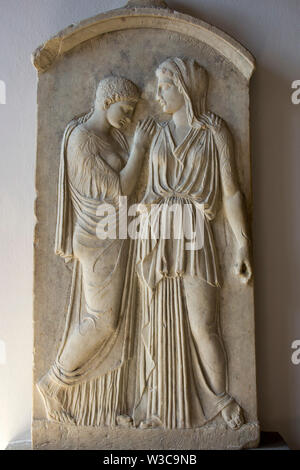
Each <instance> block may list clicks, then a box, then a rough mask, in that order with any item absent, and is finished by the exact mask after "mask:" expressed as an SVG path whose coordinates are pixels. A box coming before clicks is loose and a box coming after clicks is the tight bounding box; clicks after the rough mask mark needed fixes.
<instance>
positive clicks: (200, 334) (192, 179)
mask: <svg viewBox="0 0 300 470" xmlns="http://www.w3.org/2000/svg"><path fill="white" fill-rule="evenodd" d="M156 75H157V79H158V88H157V99H158V100H159V102H160V104H161V105H162V107H163V111H164V112H165V113H169V114H170V115H171V120H170V121H169V122H167V123H163V124H161V125H159V126H158V130H157V132H156V134H155V136H154V138H153V141H152V145H151V150H150V164H149V177H148V178H149V180H148V187H147V190H146V193H145V196H144V199H143V203H144V204H145V205H146V207H147V214H146V215H144V216H143V217H145V218H144V220H143V223H142V224H141V226H142V227H143V229H142V230H141V232H140V238H139V241H138V243H137V272H138V275H139V279H140V282H141V292H142V294H141V298H142V319H141V333H140V334H141V340H140V347H139V353H138V367H137V370H138V377H137V384H136V402H135V409H134V420H135V423H136V425H140V426H141V427H143V428H148V427H161V426H162V427H166V428H191V427H199V426H202V425H203V424H205V423H206V422H207V421H209V420H211V419H213V418H214V417H215V416H217V415H218V414H219V413H221V415H222V417H223V418H224V420H225V422H226V423H227V425H229V426H230V427H231V428H232V429H237V428H239V427H240V426H241V425H242V424H243V413H242V410H241V408H240V406H239V405H238V403H237V402H236V401H235V400H234V398H233V397H231V396H230V395H229V393H228V390H227V371H226V357H225V351H224V347H223V342H222V338H221V334H220V330H219V321H218V320H219V318H218V314H219V312H218V297H219V291H220V275H219V270H218V260H217V251H216V247H215V242H214V237H213V232H212V227H211V224H212V221H213V220H214V218H215V216H216V214H217V211H218V209H219V207H220V204H223V206H224V209H225V214H226V216H227V219H228V222H229V225H230V226H231V229H232V231H233V234H234V236H235V240H236V246H237V257H238V262H237V266H238V267H237V274H238V275H239V276H240V279H241V281H242V282H248V281H249V280H250V278H251V275H252V274H251V265H250V261H249V241H248V240H249V238H248V233H247V225H246V212H245V209H244V203H243V197H242V194H241V192H240V190H239V187H238V183H237V175H236V170H235V164H234V156H233V146H232V139H231V136H230V133H229V131H228V128H227V127H226V124H225V122H224V121H222V119H221V118H219V117H217V116H216V115H214V114H212V113H211V112H208V110H207V107H206V95H207V89H208V76H207V73H206V71H205V70H204V69H203V68H202V67H201V66H200V65H199V64H198V63H197V62H196V61H195V60H192V59H180V58H174V59H168V60H166V61H165V62H164V63H162V64H161V65H160V66H159V68H158V70H157V71H156ZM151 206H152V208H151ZM174 206H175V207H176V208H177V209H176V210H177V211H178V210H179V209H181V208H183V207H184V206H185V207H186V208H187V214H188V215H189V221H188V224H189V226H190V229H191V232H193V233H194V234H195V233H196V234H197V231H198V232H199V230H198V228H197V227H198V225H199V219H200V222H201V224H200V225H201V226H202V229H201V230H202V243H201V244H200V247H197V246H196V245H195V247H196V248H195V249H190V248H187V245H186V241H187V239H186V237H185V234H184V233H183V228H182V227H183V225H184V224H182V226H181V227H180V224H178V223H175V226H174V227H173V231H172V230H171V232H169V234H170V237H168V234H167V233H164V232H165V231H166V230H167V228H166V225H168V224H166V221H167V220H169V228H168V230H170V225H171V229H172V223H171V222H170V221H172V220H175V215H174V211H173V209H174ZM177 222H178V219H177ZM157 230H158V232H157ZM178 230H179V232H180V231H181V232H182V233H179V234H178V233H176V234H175V232H176V231H177V232H178ZM201 230H200V232H201ZM200 232H199V233H200ZM157 234H158V235H157ZM179 235H180V236H179ZM168 238H169V239H168Z"/></svg>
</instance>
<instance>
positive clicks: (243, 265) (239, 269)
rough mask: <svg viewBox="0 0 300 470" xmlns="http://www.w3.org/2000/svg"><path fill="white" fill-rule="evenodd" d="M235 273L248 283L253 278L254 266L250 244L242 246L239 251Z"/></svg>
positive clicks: (243, 281) (244, 282)
mask: <svg viewBox="0 0 300 470" xmlns="http://www.w3.org/2000/svg"><path fill="white" fill-rule="evenodd" d="M235 274H236V275H237V276H238V277H239V278H240V280H241V282H242V283H243V284H248V283H249V282H250V281H251V279H252V266H251V261H250V252H249V247H248V246H244V247H241V248H240V249H239V251H238V254H237V262H236V264H235Z"/></svg>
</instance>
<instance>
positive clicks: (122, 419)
mask: <svg viewBox="0 0 300 470" xmlns="http://www.w3.org/2000/svg"><path fill="white" fill-rule="evenodd" d="M117 424H118V426H121V427H122V428H131V427H132V426H133V421H132V418H131V416H128V415H119V416H117Z"/></svg>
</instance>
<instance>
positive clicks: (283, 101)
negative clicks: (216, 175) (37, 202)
mask: <svg viewBox="0 0 300 470" xmlns="http://www.w3.org/2000/svg"><path fill="white" fill-rule="evenodd" d="M124 3H125V0H124V1H123V0H88V1H86V0H26V1H24V0H0V13H1V15H0V17H1V26H0V44H1V47H0V80H3V81H5V83H6V104H5V105H4V104H0V155H1V159H0V165H1V170H0V179H1V185H0V211H1V221H2V225H1V232H0V237H1V271H0V276H1V281H0V285H1V296H0V302H1V303H0V306H1V307H0V308H1V310H0V312H1V315H0V383H1V386H0V445H2V447H3V446H5V444H6V443H7V442H9V441H12V440H14V441H15V440H19V439H24V438H26V437H27V436H28V431H29V429H30V412H31V363H32V319H31V311H32V234H33V225H34V217H33V205H34V165H35V128H36V83H37V80H36V72H35V70H34V68H33V67H32V65H31V63H30V54H31V52H32V51H33V50H34V49H35V48H36V47H37V46H38V45H39V44H41V43H42V42H43V41H45V40H46V39H48V38H49V37H50V36H51V35H53V34H55V33H56V32H58V31H59V30H60V29H62V28H64V27H66V26H67V25H69V24H70V23H74V22H77V21H79V20H81V19H83V18H87V17H89V16H93V15H95V14H97V13H99V12H102V11H105V10H108V9H111V8H117V7H119V6H122V5H123V4H124ZM168 3H169V5H170V6H171V7H173V8H175V9H177V10H180V11H183V12H186V13H190V14H192V15H194V16H197V17H199V18H201V19H203V20H204V21H207V22H208V23H212V24H214V25H215V26H217V27H219V28H220V29H223V30H224V31H226V32H227V33H228V34H230V35H232V36H233V37H234V38H235V39H237V40H238V41H239V42H241V43H242V44H243V45H244V46H246V47H247V48H248V49H249V50H250V51H251V52H252V53H253V54H254V56H255V57H256V59H257V72H256V74H255V76H254V78H253V81H252V93H251V94H252V105H251V111H252V123H251V130H252V158H253V186H254V227H253V229H254V242H255V268H256V317H257V332H256V333H257V367H258V398H259V417H260V421H261V424H262V429H263V430H266V431H278V432H280V433H281V434H282V435H283V436H284V437H285V439H286V440H287V441H288V443H289V445H290V446H291V447H293V448H298V449H300V398H299V397H300V365H298V366H296V365H293V364H292V363H291V354H292V349H291V344H292V342H293V341H294V340H296V339H299V340H300V288H299V281H298V280H299V279H300V243H299V241H300V211H299V210H298V201H300V185H299V183H298V178H299V175H300V132H299V128H300V127H299V123H300V105H298V106H295V105H292V103H291V93H292V89H291V84H292V82H293V81H294V80H297V79H298V80H300V69H299V64H300V48H299V37H300V1H299V0H185V1H177V0H168ZM0 103H1V97H0ZM298 212H299V215H298ZM4 349H5V350H4ZM5 356H6V357H5Z"/></svg>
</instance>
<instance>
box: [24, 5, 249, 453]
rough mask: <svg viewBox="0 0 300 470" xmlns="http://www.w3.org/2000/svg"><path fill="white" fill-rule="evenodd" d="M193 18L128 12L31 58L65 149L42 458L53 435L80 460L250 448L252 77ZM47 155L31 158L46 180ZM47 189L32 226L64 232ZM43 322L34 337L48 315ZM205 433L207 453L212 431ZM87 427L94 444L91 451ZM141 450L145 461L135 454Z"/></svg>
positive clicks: (83, 28) (41, 367)
mask: <svg viewBox="0 0 300 470" xmlns="http://www.w3.org/2000/svg"><path fill="white" fill-rule="evenodd" d="M154 7H155V8H154ZM187 18H188V17H186V16H185V15H182V14H178V13H176V14H174V13H172V12H171V11H170V10H169V9H167V8H166V4H165V2H163V1H161V0H158V1H151V0H136V1H135V0H133V1H130V2H129V3H128V5H127V7H126V8H125V9H121V10H117V11H114V12H112V13H108V14H104V15H103V16H99V17H95V19H91V20H87V21H85V22H82V23H80V24H79V25H77V26H76V25H74V26H70V27H69V28H67V29H66V30H65V31H64V32H61V33H59V35H58V36H56V37H54V38H52V39H50V41H48V42H47V43H46V45H45V47H44V49H39V50H38V52H37V53H36V55H35V57H36V62H35V64H36V66H37V67H38V69H39V71H40V72H43V74H40V80H41V83H42V84H43V86H41V87H40V91H39V93H40V96H41V97H43V100H44V103H45V104H47V106H48V101H49V99H50V97H51V99H52V96H53V102H52V108H51V111H49V109H45V111H43V112H42V113H41V112H40V122H41V127H40V131H39V132H40V135H41V138H43V136H45V135H46V136H47V139H48V140H47V142H48V145H49V144H50V142H51V137H52V138H54V139H57V142H56V143H55V146H54V148H55V149H56V151H55V152H54V154H55V155H57V159H56V161H58V154H59V145H60V142H61V138H62V136H63V139H62V143H61V155H60V165H59V172H58V168H57V170H55V175H58V173H59V175H58V193H57V221H56V235H55V253H56V255H57V256H56V257H55V256H53V255H52V256H51V258H50V256H49V255H48V254H47V264H48V265H50V271H51V276H52V279H53V276H54V275H55V274H56V272H59V273H60V274H61V277H62V278H63V280H62V286H63V287H62V289H61V292H60V295H58V298H59V302H57V303H55V306H54V307H53V309H52V310H51V312H52V313H51V315H49V324H50V322H52V321H53V320H54V321H55V327H54V326H52V324H51V329H52V331H51V334H50V335H51V338H52V339H51V340H50V341H47V344H46V346H45V348H44V351H43V352H42V353H41V348H40V346H39V357H41V358H42V359H41V360H38V361H37V366H36V371H35V383H37V388H38V390H39V392H40V394H38V395H39V396H38V399H37V400H36V402H35V411H34V413H35V414H34V416H37V418H34V431H33V434H34V436H35V437H34V439H35V441H36V442H37V443H38V444H37V446H39V445H40V442H42V441H43V439H42V437H40V436H39V435H38V432H39V430H42V431H41V433H42V434H43V435H44V436H45V437H47V439H48V436H50V437H51V436H53V435H54V433H55V432H56V431H55V430H56V429H57V428H58V426H57V423H59V425H60V426H59V429H61V430H62V432H67V433H69V434H70V443H71V444H70V446H71V448H72V446H73V447H76V446H79V447H80V445H81V444H80V443H81V442H83V444H84V445H85V446H87V445H88V446H89V445H90V444H89V439H90V435H91V436H94V437H95V439H96V440H97V442H96V441H94V444H91V446H92V445H93V446H94V448H102V446H103V448H105V445H106V446H108V447H107V448H110V449H111V448H114V442H116V448H120V447H118V446H120V445H121V444H120V442H122V443H123V444H124V445H123V447H124V448H126V445H127V444H126V442H127V441H126V439H127V437H128V439H129V440H128V446H127V447H128V448H131V447H132V446H133V444H132V442H134V445H135V443H136V441H139V437H140V436H143V435H144V434H145V435H147V436H149V442H151V448H153V449H154V448H167V447H164V446H167V442H169V446H170V445H171V444H170V440H169V441H167V439H171V440H172V439H173V437H172V436H177V435H178V436H180V439H181V438H182V439H184V441H181V442H185V445H186V446H187V447H188V445H191V446H194V447H190V448H201V446H202V445H203V447H205V446H206V448H211V447H215V448H216V447H217V445H218V444H217V439H220V442H221V447H222V448H227V447H230V446H232V445H233V444H232V443H233V442H235V443H237V444H234V445H236V446H243V445H244V444H245V445H248V443H250V442H253V443H255V442H257V439H258V423H257V421H256V419H257V418H256V396H255V384H254V382H255V380H254V378H255V362H254V341H252V340H253V323H251V322H252V314H253V298H252V293H253V286H252V283H251V280H252V266H251V246H250V231H249V230H250V229H249V227H248V223H247V218H248V217H247V212H248V208H249V207H250V205H251V203H250V204H249V200H250V195H251V191H250V189H249V188H250V187H249V181H250V165H249V162H248V156H249V152H248V150H249V141H248V134H247V132H248V112H249V106H248V105H249V102H248V94H247V93H248V81H249V77H250V75H251V73H252V71H253V61H252V58H251V56H250V54H249V53H247V51H245V50H244V49H243V48H242V47H241V46H238V45H237V44H236V43H235V42H234V41H233V40H231V39H230V38H228V37H227V36H226V35H225V34H223V33H220V32H218V31H217V30H215V29H214V28H213V29H212V28H211V27H210V26H207V25H205V24H204V23H202V22H200V21H198V20H194V19H188V21H189V25H190V27H191V29H189V30H187V27H186V25H187ZM153 28H156V29H157V31H154V29H153ZM183 28H184V29H183ZM193 28H194V29H193ZM126 30H127V31H126ZM110 31H112V33H110ZM184 31H186V35H185V32H184ZM107 32H108V33H109V34H105V33H107ZM170 32H171V35H170ZM110 34H111V35H110ZM189 35H190V36H189ZM98 36H99V38H98ZM100 36H101V37H100ZM191 38H192V39H191ZM149 39H150V40H151V39H152V40H153V45H152V49H153V50H152V49H151V53H150V49H149V57H150V58H149V60H148V58H146V57H145V61H146V63H147V66H144V65H143V64H142V55H141V51H140V46H139V45H138V42H139V40H140V42H141V43H142V44H143V45H144V47H146V45H147V44H148V42H149ZM169 39H170V41H169V44H168V45H166V50H165V48H164V47H162V45H163V44H165V43H166V41H167V40H169ZM135 40H136V44H135V42H134V41H135ZM81 43H82V44H81ZM112 48H114V53H113V54H112V55H111V56H110V54H109V52H110V51H111V50H112ZM162 48H163V50H162ZM47 51H48V52H49V54H48V52H47ZM66 53H68V54H66ZM64 54H66V56H65V57H66V58H65V62H64V60H61V59H62V57H63V56H64ZM50 66H51V70H50V72H48V69H49V68H50ZM85 66H87V67H86V68H85ZM77 73H78V75H76V74H77ZM75 76H76V77H75ZM125 77H130V79H129V78H125ZM75 78H76V80H75ZM67 80H69V82H68V81H67ZM99 80H100V81H99ZM70 82H72V83H70ZM137 84H138V85H137ZM69 85H70V86H69ZM92 88H94V90H95V91H94V94H95V95H94V96H92V91H91V89H92ZM235 90H237V97H236V98H232V96H233V95H234V94H235ZM76 93H78V95H77V96H75V95H76ZM71 97H72V102H71ZM61 98H63V100H65V102H63V104H64V107H61ZM91 100H92V103H93V106H92V108H91V109H90V110H89V111H88V112H87V110H88V109H89V106H90V103H91ZM219 101H220V102H221V104H219ZM54 103H55V104H54ZM63 108H64V109H63ZM53 110H55V111H56V114H57V113H58V114H59V117H58V118H57V117H56V116H54V114H55V112H54V111H53ZM83 111H85V112H84V113H83V114H81V115H79V114H80V113H82V112H83ZM218 114H220V116H221V117H220V116H219V115H218ZM78 115H79V116H78ZM73 116H77V117H75V118H74V119H73V120H72V121H71V122H69V121H70V119H72V117H73ZM48 122H49V128H50V129H51V132H49V136H48V134H47V131H46V130H45V123H47V125H48ZM68 122H69V124H68V125H67V126H66V123H68ZM240 122H242V124H241V125H240ZM64 129H65V130H64ZM43 132H44V134H43ZM42 144H43V145H44V142H42ZM41 148H42V149H44V147H43V146H41ZM49 154H50V150H49V152H47V151H44V154H43V155H42V157H41V156H40V155H39V156H38V158H42V159H43V165H45V161H47V162H48V161H49V158H48V159H47V157H49ZM51 155H53V150H52V148H51ZM52 164H53V163H52ZM49 166H50V164H49ZM47 168H48V167H47ZM38 171H40V174H41V170H38ZM45 173H46V172H45ZM48 173H49V170H48V172H47V174H48ZM53 173H54V172H53ZM42 174H44V173H42ZM51 178H52V176H51ZM43 181H44V180H43ZM54 183H55V179H54V177H53V179H51V183H49V188H50V186H51V189H49V192H51V197H52V199H51V207H50V203H49V204H48V202H45V201H46V199H43V203H42V209H39V210H40V213H39V214H40V215H39V217H40V220H42V219H41V215H42V216H43V217H44V214H45V213H46V214H47V217H49V220H51V221H52V222H51V223H52V226H53V227H54V226H55V221H54V220H53V217H55V214H54V213H55V209H54V207H53V205H54V204H55V202H54V200H56V195H54V190H53V185H54ZM43 184H44V183H43ZM47 184H48V183H47ZM41 187H42V183H40V186H38V189H39V190H40V189H41ZM45 194H47V192H45ZM42 197H44V193H43V194H42ZM39 198H40V199H41V196H40V195H39ZM124 201H125V202H124ZM247 203H248V204H249V205H248V207H247ZM46 204H48V205H47V211H45V206H46ZM50 213H51V214H50ZM49 214H50V215H49ZM43 220H45V219H43ZM42 223H43V222H39V225H38V230H37V233H38V234H39V236H41V239H42V240H44V242H43V243H44V244H43V246H42V247H38V248H37V250H39V253H40V254H41V253H42V256H45V255H44V254H43V253H46V252H47V253H48V252H49V250H48V248H49V246H50V242H49V239H50V238H51V240H52V243H54V232H51V237H50V236H49V237H48V238H47V241H46V242H45V240H46V237H45V235H44V233H43V228H42ZM43 237H44V238H43ZM43 250H44V251H43ZM62 261H64V262H65V264H66V267H64V266H63V264H62ZM51 263H53V265H52V264H51ZM54 265H55V269H54V268H53V266H54ZM67 268H69V269H67ZM47 269H48V268H47ZM62 271H64V273H67V274H64V273H62ZM39 273H41V270H40V271H39V272H38V273H37V274H36V283H37V284H39V286H40V285H43V286H44V283H45V279H43V281H40V280H39V279H40V278H39V277H38V276H39ZM53 273H55V274H53ZM69 274H71V277H70V276H69ZM47 279H48V278H47ZM69 282H70V289H69V291H68V292H67V288H68V283H69ZM42 283H43V284H42ZM51 292H52V294H50V297H51V295H53V293H54V294H55V295H56V292H58V283H57V282H56V281H55V287H53V289H52V291H51ZM62 297H64V299H63V300H65V301H67V303H68V307H67V309H65V310H67V312H66V313H67V314H66V319H64V318H62V316H63V314H64V311H63V301H62V300H61V299H62ZM40 306H41V307H40ZM57 306H59V308H57ZM35 311H36V314H35V320H38V321H39V318H42V320H41V321H40V324H38V325H37V326H36V328H37V329H38V331H39V335H40V334H41V331H44V330H43V328H44V325H45V324H46V323H45V322H46V318H47V315H48V304H47V302H46V300H45V301H44V299H43V300H42V301H41V300H38V302H37V304H36V307H35ZM50 317H51V318H50ZM52 318H53V320H52ZM59 322H60V323H59ZM244 327H245V332H243V328H244ZM63 331H64V332H63ZM249 331H250V333H249ZM62 332H63V334H62ZM242 334H245V335H248V338H249V339H247V340H245V343H247V344H246V345H245V347H244V346H243V345H242V341H244V340H243V338H244V337H242ZM58 335H60V336H58ZM54 337H55V340H54ZM241 345H242V346H241ZM54 351H55V354H53V352H54ZM239 351H242V352H241V356H240V357H241V359H240V361H237V360H236V357H237V356H238V355H239ZM45 352H46V353H47V354H49V356H51V354H53V355H52V356H51V360H50V358H49V357H47V358H46V353H45ZM250 356H251V357H250ZM36 357H37V355H36ZM247 361H248V362H247ZM244 365H245V367H246V368H247V367H249V369H250V372H249V374H250V375H251V378H250V379H249V380H248V378H245V377H244V376H243V368H244ZM251 387H252V388H251ZM40 397H42V398H43V402H41V400H40ZM248 397H249V400H248ZM37 402H38V404H37ZM42 405H44V408H42ZM44 409H45V411H46V414H47V420H48V421H46V420H45V411H44ZM36 410H38V411H36ZM41 416H43V418H41ZM49 421H51V422H49ZM211 422H213V423H214V424H215V425H216V426H215V427H214V428H213V429H215V431H214V433H216V435H214V436H212V435H210V434H209V432H210V431H209V429H210V426H209V425H208V426H205V425H206V424H208V423H211ZM45 423H46V424H45ZM68 425H71V426H68ZM48 426H49V429H48ZM83 426H93V427H97V430H96V431H93V430H89V431H88V432H89V433H91V434H90V435H89V437H87V434H84V433H85V431H84V428H83ZM124 428H125V429H124ZM108 429H109V431H107V430H108ZM66 430H67V431H66ZM145 430H147V431H145ZM170 430H172V432H170ZM189 430H190V432H189ZM224 430H226V431H224ZM93 432H95V434H93ZM106 432H108V434H107V435H106V434H105V433H106ZM97 433H98V434H97ZM173 433H175V434H173ZM177 433H178V434H177ZM193 433H194V434H193ZM69 434H68V436H69ZM75 435H76V436H78V439H79V441H78V442H79V444H78V443H77V440H76V438H75V437H74V436H75ZM225 435H226V436H225ZM81 436H84V437H81ZM99 436H101V438H100V437H99ZM125 436H126V439H124V438H125ZM168 436H169V437H168ZM192 436H194V438H193V439H195V441H192V440H191V439H192ZM197 436H198V437H197ZM224 436H225V437H224ZM98 437H99V439H100V440H99V439H98ZM55 439H56V438H55ZM55 439H54V440H55ZM68 439H69V437H68ZM111 439H112V447H111V446H110V445H111ZM114 439H115V441H114ZM119 439H120V441H119ZM162 439H166V441H164V442H165V443H162ZM226 439H227V441H226ZM80 440H81V441H80ZM75 441H76V442H75ZM87 441H88V444H87ZM98 441H99V442H98ZM100 441H101V442H100ZM125 441H126V442H125ZM204 441H205V442H204ZM105 442H106V444H104V443H105ZM193 442H194V444H193ZM195 443H196V444H195ZM136 445H137V448H148V447H147V446H146V447H145V445H146V444H145V441H143V439H142V438H141V440H140V442H139V443H138V442H137V444H136ZM147 445H148V441H147ZM182 445H183V444H182ZM187 447H186V448H187ZM76 448H77V447H76ZM89 448H92V447H89Z"/></svg>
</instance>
